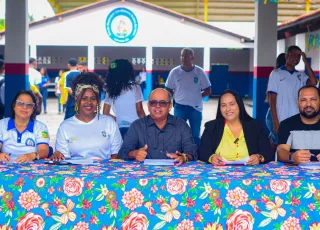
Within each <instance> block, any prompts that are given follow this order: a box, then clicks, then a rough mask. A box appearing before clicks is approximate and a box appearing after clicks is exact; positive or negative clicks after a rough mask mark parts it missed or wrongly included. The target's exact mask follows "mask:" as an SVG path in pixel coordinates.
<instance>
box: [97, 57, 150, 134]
mask: <svg viewBox="0 0 320 230" xmlns="http://www.w3.org/2000/svg"><path fill="white" fill-rule="evenodd" d="M142 101H143V95H142V92H141V88H140V86H139V85H137V83H136V81H135V74H134V69H133V66H132V64H131V63H130V62H129V61H128V60H125V59H117V60H115V61H113V62H111V63H110V66H109V73H108V76H107V90H106V96H105V101H104V107H103V114H105V115H109V116H112V117H113V118H114V119H115V120H116V121H117V124H118V126H119V128H120V132H121V135H122V137H124V135H125V134H126V133H127V131H128V129H129V127H130V125H131V123H132V122H134V121H135V120H137V119H139V118H142V117H144V116H145V115H146V114H145V112H144V110H143V107H142ZM111 106H112V109H113V113H114V115H115V116H113V115H111V114H110V109H111Z"/></svg>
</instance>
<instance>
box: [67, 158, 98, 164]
mask: <svg viewBox="0 0 320 230" xmlns="http://www.w3.org/2000/svg"><path fill="white" fill-rule="evenodd" d="M61 162H67V163H70V164H73V165H93V164H97V163H96V161H94V160H92V159H67V160H62V161H61Z"/></svg>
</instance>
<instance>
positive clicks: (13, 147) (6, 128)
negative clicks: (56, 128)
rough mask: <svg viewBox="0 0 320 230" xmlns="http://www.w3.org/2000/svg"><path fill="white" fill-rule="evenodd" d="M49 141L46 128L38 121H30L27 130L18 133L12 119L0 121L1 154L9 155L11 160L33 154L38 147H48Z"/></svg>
mask: <svg viewBox="0 0 320 230" xmlns="http://www.w3.org/2000/svg"><path fill="white" fill-rule="evenodd" d="M49 140H50V139H49V133H48V128H47V126H46V125H45V124H43V123H42V122H40V121H31V120H30V122H29V124H28V126H27V128H26V129H25V130H24V131H23V132H22V133H20V132H19V131H18V130H17V129H16V126H15V124H14V120H13V119H11V118H4V119H2V120H0V142H1V143H2V148H1V152H5V153H7V154H9V155H10V158H11V159H12V160H15V159H16V158H18V157H19V156H21V155H22V154H25V153H35V152H36V151H37V146H38V145H40V144H46V145H49Z"/></svg>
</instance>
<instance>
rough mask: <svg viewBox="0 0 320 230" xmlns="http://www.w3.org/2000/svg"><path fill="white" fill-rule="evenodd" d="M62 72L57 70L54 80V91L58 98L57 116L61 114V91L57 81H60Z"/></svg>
mask: <svg viewBox="0 0 320 230" xmlns="http://www.w3.org/2000/svg"><path fill="white" fill-rule="evenodd" d="M63 72H64V70H62V69H61V70H59V74H58V76H56V78H55V80H54V89H55V95H56V97H57V98H58V114H61V103H60V97H61V91H60V86H59V80H60V79H61V76H62V74H63Z"/></svg>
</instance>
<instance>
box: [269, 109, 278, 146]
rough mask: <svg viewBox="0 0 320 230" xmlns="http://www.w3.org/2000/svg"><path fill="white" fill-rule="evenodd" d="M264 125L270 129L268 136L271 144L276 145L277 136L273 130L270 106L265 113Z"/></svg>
mask: <svg viewBox="0 0 320 230" xmlns="http://www.w3.org/2000/svg"><path fill="white" fill-rule="evenodd" d="M266 125H267V127H268V129H269V131H270V134H269V138H270V137H271V139H272V142H273V144H275V145H277V144H278V137H277V135H276V134H275V133H274V131H273V121H272V116H271V110H270V108H269V109H268V111H267V114H266Z"/></svg>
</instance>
